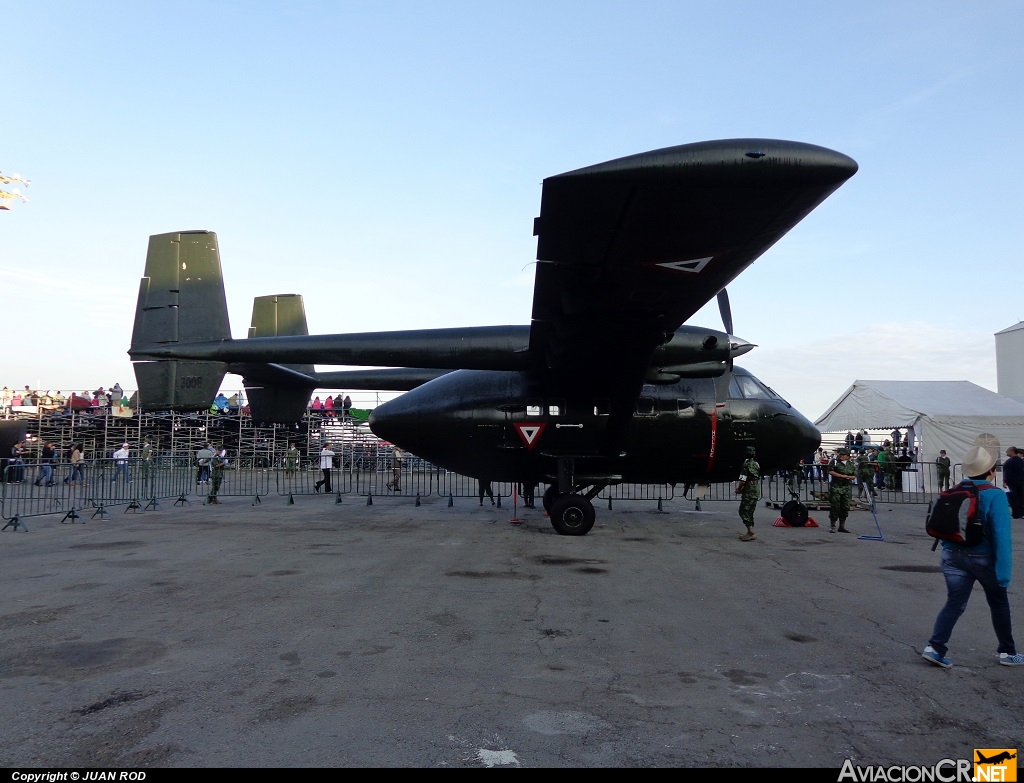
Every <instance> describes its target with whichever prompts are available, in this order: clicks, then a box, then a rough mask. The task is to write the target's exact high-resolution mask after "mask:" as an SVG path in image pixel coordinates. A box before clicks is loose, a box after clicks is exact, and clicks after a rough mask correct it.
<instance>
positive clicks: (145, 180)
mask: <svg viewBox="0 0 1024 783" xmlns="http://www.w3.org/2000/svg"><path fill="white" fill-rule="evenodd" d="M1021 29H1024V4H1022V3H1020V2H1018V1H1017V0H1012V1H1011V0H1004V1H1000V0H993V1H992V2H988V1H987V0H980V1H979V2H974V3H965V2H962V1H961V0H958V1H957V2H949V1H947V0H937V1H932V2H924V1H923V0H922V1H921V2H899V1H898V0H896V1H891V2H874V1H873V0H869V1H868V2H863V3H858V4H828V3H819V2H786V1H785V0H782V1H781V2H777V3H764V2H756V3H755V2H710V0H709V1H708V2H701V3H696V2H692V3H691V2H681V1H680V0H677V1H676V2H653V1H648V2H644V1H643V0H639V1H634V2H630V3H621V2H620V3H610V2H598V1H595V0H587V2H554V1H552V0H547V1H546V2H523V0H519V1H518V2H515V3H507V4H503V5H500V6H499V5H498V4H494V3H478V2H443V0H441V1H439V2H429V3H428V2H379V1H375V2H347V3H342V2H337V3H329V2H289V3H268V2H248V1H247V2H191V1H188V0H186V1H185V2H177V3H173V4H156V3H128V2H122V3H111V2H94V3H89V4H81V3H70V2H64V1H63V0H55V1H54V2H46V3H38V2H21V1H20V0H5V1H4V2H0V30H2V31H3V40H4V51H5V58H4V60H5V65H4V76H3V89H2V92H0V95H2V96H3V97H2V99H0V102H2V105H3V121H2V122H3V133H2V134H0V171H3V172H4V173H7V174H10V173H13V172H18V173H20V174H22V175H23V176H25V177H28V178H30V179H31V180H32V186H31V187H30V188H28V189H27V190H26V191H25V192H26V193H27V194H28V195H29V196H31V197H32V201H31V202H30V203H28V204H17V205H15V206H14V208H13V209H12V210H11V211H9V212H0V297H2V301H3V303H4V313H5V318H4V324H5V330H4V334H5V337H4V347H3V350H2V353H0V356H2V357H3V358H2V362H0V385H5V384H6V385H8V386H12V387H21V386H23V385H24V384H26V383H28V384H30V385H33V386H34V385H36V384H37V383H38V384H39V385H40V386H41V387H43V388H54V389H56V388H61V389H65V390H66V389H68V388H70V387H88V388H95V387H96V386H100V385H103V386H109V385H111V384H112V383H114V382H115V381H119V382H120V383H121V385H122V386H124V387H126V388H133V387H134V386H135V381H134V377H133V375H132V373H131V369H130V363H129V362H128V360H127V356H126V354H125V351H126V350H127V348H128V343H129V340H130V335H131V323H132V314H133V311H134V307H135V298H136V294H137V290H138V278H139V277H140V276H141V274H142V269H143V261H144V256H145V250H146V243H147V238H148V236H149V235H150V234H154V233H161V232H165V231H174V230H183V229H196V228H206V229H211V230H214V231H217V233H218V235H219V239H220V245H221V251H222V257H223V262H224V269H225V275H226V281H227V293H228V301H229V307H230V310H231V318H232V324H233V329H234V332H235V336H237V337H241V336H244V334H245V328H246V327H247V326H248V323H249V317H250V309H251V303H252V297H253V296H254V295H258V294H269V293H302V294H304V295H305V299H306V310H307V314H308V317H309V322H310V329H311V330H312V331H314V332H345V331H368V330H384V329H407V328H425V327H440V326H461V325H485V324H505V323H519V324H523V323H528V321H529V317H530V305H531V291H532V281H533V267H532V262H533V260H534V257H535V252H536V245H535V240H534V238H533V237H532V220H533V217H534V216H535V215H536V214H537V212H538V210H539V203H540V183H541V180H542V179H543V178H544V177H546V176H550V175H552V174H557V173H559V172H562V171H568V170H571V169H575V168H578V167H581V166H586V165H589V164H593V163H598V162H600V161H603V160H608V159H611V158H616V157H620V156H623V155H629V154H632V153H636V152H641V151H644V150H649V149H656V148H659V147H665V146H670V145H674V144H682V143H687V142H693V141H700V140H704V139H716V138H732V137H739V136H764V137H775V138H784V139H795V140H799V141H806V142H810V143H814V144H820V145H823V146H826V147H831V148H833V149H836V150H839V151H841V152H844V153H846V154H848V155H850V156H852V157H853V158H855V159H856V160H857V161H858V162H859V163H860V166H861V170H860V172H859V173H858V174H857V175H856V176H855V177H854V178H853V179H852V180H850V182H848V183H847V184H846V185H845V186H844V187H843V188H842V189H841V190H840V191H838V192H837V193H836V194H835V195H834V196H832V197H831V198H830V199H829V200H828V201H826V202H825V203H824V204H823V205H822V206H821V207H820V208H819V209H818V210H816V211H815V212H814V213H812V214H811V215H810V216H809V217H808V218H807V219H806V220H805V221H804V222H803V223H801V224H800V225H798V226H797V227H796V228H795V229H794V230H793V231H792V232H791V233H790V234H789V235H788V236H787V237H785V238H784V239H783V240H782V241H781V242H780V243H779V244H778V245H776V246H775V247H774V248H773V249H771V250H770V251H769V252H768V253H767V254H765V256H763V257H762V258H761V259H760V260H759V261H758V262H757V263H756V264H755V265H754V266H753V267H752V268H751V269H750V270H748V271H747V272H746V273H745V274H744V275H742V276H741V277H740V278H739V279H738V280H737V281H736V282H735V283H734V284H733V285H732V286H731V287H730V295H731V297H732V304H733V313H734V318H735V328H736V332H737V334H739V335H740V336H741V337H744V338H746V339H748V340H750V341H752V342H755V343H757V344H758V345H759V346H760V347H759V348H757V349H756V350H755V351H754V352H752V353H751V354H749V355H748V356H746V357H744V360H743V361H742V364H744V365H745V366H746V367H748V368H749V369H751V370H752V371H754V372H755V373H756V374H757V375H758V376H759V377H761V378H762V379H763V380H764V381H765V382H767V383H768V384H769V385H771V386H773V387H774V388H776V389H777V390H778V391H779V392H780V393H782V394H783V395H784V396H786V397H787V398H789V399H790V400H791V401H792V402H793V403H794V404H796V405H797V407H799V408H800V409H801V410H802V411H803V412H804V413H805V414H807V415H809V416H811V417H815V416H817V415H819V414H820V413H822V412H823V411H824V410H825V408H826V407H827V406H828V405H829V404H830V403H831V402H832V401H833V400H834V399H835V398H836V397H838V396H839V395H840V394H841V393H842V392H843V391H844V390H845V389H846V387H847V386H848V385H849V384H850V383H851V382H852V381H853V380H854V379H855V378H865V379H867V378H890V379H910V380H915V379H920V380H960V379H967V380H972V381H974V382H976V383H979V384H981V385H983V386H986V387H988V388H992V389H994V388H995V351H994V343H993V338H992V335H993V333H994V332H996V331H998V330H1000V329H1003V328H1005V327H1006V326H1009V325H1011V324H1014V323H1016V322H1017V321H1018V320H1021V319H1022V318H1024V304H1022V303H1021V296H1022V294H1021V290H1022V286H1021V281H1022V277H1024V271H1022V264H1021V259H1020V256H1021V250H1020V245H1021V240H1020V236H1019V229H1020V226H1021V215H1022V211H1024V210H1022V207H1024V199H1022V186H1021V175H1020V173H1019V171H1020V167H1019V165H1018V160H1017V158H1018V153H1020V152H1021V151H1022V147H1021V129H1022V128H1024V101H1022V100H1021V94H1022V93H1021V90H1022V87H1021V76H1022V75H1024V47H1021V46H1020V31H1021ZM693 322H695V323H704V324H707V325H709V326H715V327H717V326H720V321H719V318H718V314H717V310H716V309H715V308H713V307H712V308H709V309H706V310H705V311H703V312H702V313H700V314H698V317H697V318H695V319H694V321H693Z"/></svg>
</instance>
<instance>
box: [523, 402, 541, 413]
mask: <svg viewBox="0 0 1024 783" xmlns="http://www.w3.org/2000/svg"><path fill="white" fill-rule="evenodd" d="M542 413H544V406H543V405H541V402H540V400H527V401H526V415H527V416H540V415H541V414H542Z"/></svg>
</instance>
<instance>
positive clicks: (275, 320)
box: [243, 294, 316, 422]
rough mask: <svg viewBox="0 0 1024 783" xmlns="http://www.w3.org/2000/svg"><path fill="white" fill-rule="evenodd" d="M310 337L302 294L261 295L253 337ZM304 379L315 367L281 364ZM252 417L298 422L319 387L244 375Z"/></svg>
mask: <svg viewBox="0 0 1024 783" xmlns="http://www.w3.org/2000/svg"><path fill="white" fill-rule="evenodd" d="M305 334H309V329H308V327H307V326H306V307H305V305H304V304H303V302H302V296H301V295H300V294H273V295H271V296H257V297H256V298H255V299H254V300H253V302H252V325H251V326H250V327H249V337H292V336H295V335H305ZM280 366H282V367H285V368H287V369H289V370H295V371H296V372H298V373H301V374H302V375H304V376H307V377H308V376H311V375H313V374H314V373H315V369H314V367H313V365H312V364H284V365H280ZM243 378H244V380H245V391H246V394H247V395H248V399H249V406H250V408H251V410H252V416H253V418H254V419H256V420H257V421H286V422H290V421H298V420H299V419H301V418H302V414H303V413H304V412H305V410H306V407H307V406H308V404H309V395H310V393H311V392H312V391H313V389H314V388H316V387H315V386H312V385H309V384H303V383H286V382H281V381H280V380H274V381H268V379H267V378H266V377H265V375H264V374H263V373H260V372H259V370H257V371H256V372H255V373H252V372H250V373H245V372H243Z"/></svg>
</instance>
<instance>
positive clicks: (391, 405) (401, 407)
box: [370, 397, 419, 447]
mask: <svg viewBox="0 0 1024 783" xmlns="http://www.w3.org/2000/svg"><path fill="white" fill-rule="evenodd" d="M418 418H419V417H418V416H417V415H416V411H415V410H414V409H413V408H412V407H411V406H410V405H408V404H407V403H405V402H403V399H402V397H398V398H397V399H394V400H391V401H390V402H385V403H384V404H383V405H378V406H377V407H376V408H374V410H373V412H371V413H370V432H372V433H373V434H374V435H376V436H377V437H378V438H381V439H383V440H386V441H388V442H390V443H397V444H398V445H400V446H406V447H408V445H407V444H408V441H409V439H410V435H412V434H414V433H415V432H416V430H417V426H416V425H417V419H418Z"/></svg>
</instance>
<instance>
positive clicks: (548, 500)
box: [541, 484, 558, 514]
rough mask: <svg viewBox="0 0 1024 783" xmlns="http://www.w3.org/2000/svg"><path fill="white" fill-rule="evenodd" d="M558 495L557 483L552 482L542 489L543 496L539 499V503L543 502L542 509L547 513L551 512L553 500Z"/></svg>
mask: <svg viewBox="0 0 1024 783" xmlns="http://www.w3.org/2000/svg"><path fill="white" fill-rule="evenodd" d="M557 497H558V485H557V484H552V485H550V486H549V487H548V488H547V489H545V490H544V497H543V498H542V499H541V503H543V504H544V510H545V511H547V512H548V513H549V514H550V513H551V506H552V505H553V504H554V502H555V498H557Z"/></svg>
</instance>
